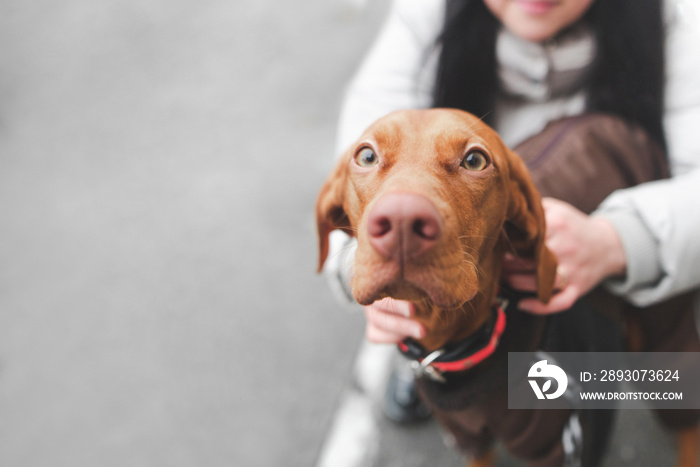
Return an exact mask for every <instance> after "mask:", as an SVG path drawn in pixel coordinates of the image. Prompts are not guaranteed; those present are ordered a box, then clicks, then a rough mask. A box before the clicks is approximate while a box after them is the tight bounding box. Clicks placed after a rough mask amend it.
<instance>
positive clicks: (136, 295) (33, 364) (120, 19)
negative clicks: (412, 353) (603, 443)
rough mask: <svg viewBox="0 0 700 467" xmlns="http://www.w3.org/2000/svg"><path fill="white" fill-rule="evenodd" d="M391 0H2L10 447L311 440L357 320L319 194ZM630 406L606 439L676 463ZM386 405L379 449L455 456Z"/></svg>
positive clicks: (75, 450) (24, 450)
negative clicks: (328, 238) (330, 253)
mask: <svg viewBox="0 0 700 467" xmlns="http://www.w3.org/2000/svg"><path fill="white" fill-rule="evenodd" d="M386 7H387V1H386V0H381V1H374V2H367V1H364V0H344V1H343V0H296V1H290V2H273V1H272V0H256V1H254V2H243V1H223V0H200V1H197V2H194V1H185V0H167V1H166V0H138V1H137V0H101V1H97V2H95V1H89V0H65V1H62V2H51V1H47V0H39V1H35V2H22V1H19V0H8V1H5V2H2V4H1V5H0V44H1V45H0V161H2V165H1V167H0V216H1V222H0V466H6V467H39V466H51V467H63V466H65V467H68V466H70V467H88V466H90V467H92V466H100V467H111V466H115V467H116V466H120V467H121V466H148V467H156V466H168V467H170V466H236V467H249V466H250V467H255V466H265V467H268V466H270V467H271V466H278V465H285V466H293V467H296V466H312V465H314V464H315V463H316V462H317V459H318V457H319V453H320V452H321V449H322V448H323V446H324V441H325V440H326V437H327V434H328V431H329V429H330V427H331V425H332V421H333V416H334V413H335V411H336V409H337V407H338V404H339V401H340V399H341V395H342V394H343V391H344V389H345V388H347V387H348V386H351V385H352V378H351V376H350V375H351V373H352V371H351V370H352V367H353V360H354V356H355V353H356V351H357V349H358V347H359V345H360V342H361V341H362V337H363V326H364V323H363V317H362V316H361V314H359V313H357V311H349V310H345V309H342V308H339V307H338V306H336V304H335V303H334V300H333V298H332V297H331V294H330V292H329V291H328V289H327V287H326V285H325V283H324V280H323V279H322V278H321V277H318V276H316V275H315V273H314V272H315V266H316V261H317V256H316V243H315V241H316V239H315V230H314V224H313V216H312V212H313V204H314V201H315V197H316V193H317V191H318V189H319V187H320V185H321V183H322V181H323V179H324V178H325V175H326V173H327V172H328V171H329V170H330V168H331V165H332V157H333V154H332V151H333V138H334V128H335V121H336V117H337V112H338V107H339V103H340V99H341V93H342V89H343V87H344V86H345V84H346V83H347V80H348V79H349V77H350V75H351V74H352V71H353V69H354V68H355V66H356V65H357V62H358V61H359V59H360V57H361V55H362V53H363V52H364V50H365V49H366V47H367V46H368V45H369V43H370V42H371V40H372V39H373V37H374V35H375V33H376V30H377V27H378V25H379V24H380V23H381V19H382V17H383V14H384V12H385V11H386ZM630 417H631V418H630ZM628 418H629V420H628V421H627V422H626V423H628V424H629V428H628V429H625V430H618V431H623V432H624V433H627V432H628V431H629V433H628V434H627V435H626V436H628V438H629V439H630V440H634V441H635V444H636V447H631V446H630V445H628V444H631V441H629V443H628V444H626V443H627V441H624V440H623V442H621V444H620V445H619V446H616V448H615V451H614V453H613V454H615V453H618V454H619V456H618V457H620V459H624V460H625V462H626V463H624V465H650V466H651V465H654V466H655V465H667V464H666V463H667V462H668V461H669V460H668V459H669V457H668V455H667V454H668V447H669V446H670V445H671V440H670V438H669V437H668V436H667V435H665V434H659V433H658V430H657V429H656V428H654V423H653V422H651V421H650V420H649V418H648V414H645V413H644V412H635V413H633V414H631V415H630V416H628ZM379 424H380V431H379V432H380V433H381V436H380V437H379V439H378V440H376V442H377V443H378V445H379V447H380V449H379V451H377V452H376V453H375V459H374V461H372V464H373V465H376V466H414V465H415V466H418V465H423V466H438V465H444V466H453V465H455V466H456V465H462V463H461V461H460V460H459V458H458V457H457V456H456V455H454V454H453V453H450V452H449V451H447V450H445V449H444V448H443V447H442V444H441V441H440V440H439V435H438V432H437V430H436V428H435V427H434V426H433V425H427V426H423V427H417V428H409V429H399V428H396V427H394V426H392V425H390V424H388V423H387V422H385V421H382V420H381V418H380V419H379ZM632 427H634V429H633V428H632ZM645 427H651V428H650V429H651V431H648V430H647V431H645V432H644V433H641V432H642V428H645ZM645 430H646V428H645ZM654 430H657V431H654ZM640 433H641V434H640ZM644 436H647V438H648V439H653V440H654V443H655V444H653V443H651V442H649V441H648V440H647V439H646V438H644ZM639 437H641V438H639ZM638 438H639V439H638ZM659 445H660V446H661V448H658V447H657V446H659ZM647 451H648V452H647ZM618 454H615V455H618ZM654 456H656V457H654ZM659 456H661V457H660V458H659ZM663 456H666V457H663ZM647 461H648V462H649V463H646V462H647ZM619 462H620V463H618V462H617V461H614V462H613V463H611V464H610V465H623V463H622V461H619ZM503 465H506V464H503ZM507 465H511V464H510V463H508V464H507Z"/></svg>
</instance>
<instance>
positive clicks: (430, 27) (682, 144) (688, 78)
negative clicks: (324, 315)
mask: <svg viewBox="0 0 700 467" xmlns="http://www.w3.org/2000/svg"><path fill="white" fill-rule="evenodd" d="M697 10H698V9H697V6H696V4H695V3H694V2H693V3H691V2H687V3H686V2H681V1H679V0H667V1H665V2H662V1H661V0H643V1H640V0H599V1H594V0H461V1H459V0H455V1H453V0H448V1H445V0H396V1H395V2H394V3H393V6H392V9H391V12H390V15H389V18H388V20H387V22H386V24H385V26H384V28H383V30H382V32H381V34H380V36H379V38H378V39H377V41H376V43H375V45H374V46H373V48H372V49H371V51H370V52H369V54H368V56H367V57H366V59H365V60H364V62H363V64H362V66H361V68H360V70H359V71H358V73H357V75H356V77H355V79H354V80H353V82H352V84H351V86H350V88H349V90H348V94H347V97H346V99H345V103H344V106H343V111H342V114H341V119H340V125H339V135H338V145H339V148H338V149H339V151H340V150H342V149H345V147H347V146H348V145H349V144H350V143H351V142H353V141H354V140H355V139H356V138H357V137H358V136H359V135H360V134H361V132H362V131H363V130H364V128H365V127H366V126H367V125H368V124H369V123H371V122H372V121H374V120H375V119H376V118H378V117H379V116H381V115H384V114H386V113H388V112H391V111H393V110H397V109H401V108H419V107H432V106H436V107H458V108H462V109H464V110H467V111H470V112H472V113H474V114H477V115H479V116H483V117H484V119H485V120H486V121H487V123H489V124H491V125H492V126H493V127H494V128H495V129H496V130H497V131H498V132H499V133H500V134H501V136H502V138H503V139H504V141H505V142H506V144H508V145H510V146H516V145H517V144H518V143H520V142H521V141H523V140H525V139H526V138H528V137H530V136H532V135H535V134H537V133H539V132H540V131H541V130H542V129H543V128H544V127H545V126H546V124H547V123H549V122H551V121H554V120H557V119H560V118H563V117H567V116H573V115H579V114H583V113H586V112H607V113H613V114H616V115H618V116H620V117H622V118H623V119H625V120H627V121H630V122H632V123H635V124H637V125H639V126H641V127H642V128H643V129H644V130H645V131H646V132H647V134H648V135H649V136H650V137H651V138H653V139H654V140H656V141H657V142H658V143H659V144H660V145H661V146H662V147H665V148H666V150H667V154H668V159H669V163H670V168H671V173H672V178H671V179H669V180H664V181H657V182H651V183H645V184H642V185H640V186H638V187H634V188H630V189H624V190H619V191H617V192H615V193H613V194H612V195H611V196H609V197H608V198H607V199H606V200H605V201H604V202H603V203H602V204H601V205H600V207H599V208H598V209H597V210H596V212H594V213H593V214H592V215H590V216H589V215H586V214H584V213H582V212H580V211H578V210H577V209H575V208H574V207H573V206H571V205H568V204H566V203H563V202H560V201H557V200H553V199H545V200H544V207H545V212H546V217H547V226H548V227H547V246H548V247H549V248H550V249H551V250H552V252H553V253H554V254H555V255H556V256H557V258H558V261H559V264H560V277H559V278H558V279H557V281H558V282H557V284H558V286H559V289H560V290H559V292H558V293H557V294H556V295H555V296H554V298H553V299H552V300H551V301H550V302H549V303H548V304H547V305H545V304H542V303H540V302H538V301H536V300H534V299H530V300H523V301H522V302H521V303H520V304H519V308H520V309H522V310H525V311H529V312H533V313H555V312H559V311H563V310H566V309H568V308H570V307H571V305H572V304H573V303H574V302H575V301H576V300H577V299H579V298H580V297H582V296H583V295H585V294H586V293H587V292H588V291H590V290H591V289H592V288H594V287H595V286H597V285H598V284H600V283H604V284H605V285H606V287H608V288H609V290H611V291H613V292H614V293H616V294H618V295H621V296H623V297H624V298H626V299H627V300H629V301H631V302H632V303H634V304H636V305H639V306H646V305H649V304H653V303H656V302H659V301H661V300H664V299H666V298H669V297H671V296H673V295H675V294H678V293H681V292H684V291H687V290H691V289H693V288H695V287H697V286H698V285H700V267H698V266H697V264H700V240H698V239H697V235H696V233H697V232H698V231H700V211H699V210H698V209H697V207H695V204H696V203H697V201H696V200H700V134H698V129H699V128H700V58H699V57H700V56H699V55H698V53H697V51H696V50H694V49H695V48H696V47H697V44H700V11H697ZM582 157H585V155H582ZM342 235H343V234H341V233H337V234H335V241H334V244H335V245H336V247H335V248H336V250H337V251H340V250H339V249H340V248H342V245H343V244H344V243H345V241H346V239H345V238H342ZM349 261H350V258H347V257H346V258H344V259H343V258H339V259H338V261H336V262H335V263H331V264H330V268H329V269H330V270H329V272H330V273H331V276H332V277H334V278H336V279H338V281H337V282H338V283H340V284H341V285H342V284H347V281H348V276H349V274H351V269H350V267H349V266H348V264H349ZM528 267H529V265H527V264H523V263H520V262H517V261H516V260H515V259H513V258H509V259H507V260H506V263H505V264H504V271H505V272H504V279H505V280H506V281H507V282H509V283H510V285H511V286H513V287H514V288H517V289H521V290H534V276H533V275H532V274H531V271H529V270H528ZM365 313H366V316H367V338H368V340H370V341H373V342H377V343H397V342H399V341H401V340H403V339H404V338H405V337H421V336H422V335H423V333H424V332H425V330H424V329H423V328H422V327H421V326H420V325H419V324H418V323H417V322H415V321H413V320H411V319H410V317H411V313H412V308H411V305H410V304H409V303H407V302H400V301H395V300H391V299H384V300H382V301H379V302H376V303H374V304H373V305H371V306H368V307H366V308H365Z"/></svg>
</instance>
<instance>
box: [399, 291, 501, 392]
mask: <svg viewBox="0 0 700 467" xmlns="http://www.w3.org/2000/svg"><path fill="white" fill-rule="evenodd" d="M507 306H508V303H507V301H506V300H499V302H498V303H497V304H495V305H494V306H493V308H492V314H491V318H490V319H489V320H488V321H487V322H486V323H485V324H484V325H483V326H481V327H480V328H479V329H478V330H477V331H476V332H475V333H474V334H472V335H471V336H469V337H467V338H466V339H462V340H461V341H457V342H451V343H449V344H447V345H446V346H445V347H443V348H441V349H438V350H435V351H433V352H427V351H426V350H425V349H424V348H423V347H422V346H421V345H420V344H419V343H418V342H416V341H414V340H412V339H405V340H404V341H402V342H400V343H399V350H400V351H401V353H403V354H404V355H405V356H406V357H408V358H409V359H411V360H413V362H412V367H413V370H414V371H415V372H416V376H418V377H422V376H427V377H429V378H430V379H432V380H434V381H439V382H442V383H444V382H446V381H447V380H446V379H445V373H457V372H461V371H466V370H468V369H470V368H472V367H474V366H475V365H478V364H479V363H481V362H483V361H484V360H486V359H487V358H488V357H490V356H491V355H492V354H493V353H494V352H495V350H496V347H498V342H499V341H500V339H501V335H502V334H503V331H504V330H505V328H506V313H505V311H504V310H505V309H506V308H507Z"/></svg>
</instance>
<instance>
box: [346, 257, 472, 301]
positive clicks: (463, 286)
mask: <svg viewBox="0 0 700 467" xmlns="http://www.w3.org/2000/svg"><path fill="white" fill-rule="evenodd" d="M358 253H360V252H359V251H358ZM352 289H353V296H354V298H355V300H356V301H357V302H358V303H359V304H360V305H370V304H372V303H373V302H375V301H376V300H380V299H382V298H386V297H391V298H394V299H397V300H407V301H411V302H414V303H419V302H426V301H430V302H432V303H433V304H435V305H437V306H438V307H440V308H442V309H446V310H447V309H455V308H460V307H462V306H463V305H464V304H465V303H467V302H469V301H471V300H472V299H473V298H474V296H475V295H476V293H477V290H478V280H477V273H476V271H475V270H474V268H472V267H465V266H463V265H461V264H460V265H453V266H452V265H441V266H434V267H425V266H413V265H410V264H409V265H405V264H402V263H400V262H392V261H382V262H377V261H363V258H362V255H361V254H360V255H359V258H358V257H356V263H355V274H354V276H353V282H352Z"/></svg>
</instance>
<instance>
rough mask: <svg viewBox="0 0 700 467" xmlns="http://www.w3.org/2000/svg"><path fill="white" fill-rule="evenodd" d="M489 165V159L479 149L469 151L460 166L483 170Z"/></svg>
mask: <svg viewBox="0 0 700 467" xmlns="http://www.w3.org/2000/svg"><path fill="white" fill-rule="evenodd" d="M487 165H489V161H488V159H487V158H486V156H485V155H484V153H482V152H481V151H471V152H470V153H469V154H467V156H466V157H465V158H464V159H463V160H462V167H464V168H465V169H467V170H474V171H479V170H484V169H485V168H486V166H487Z"/></svg>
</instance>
